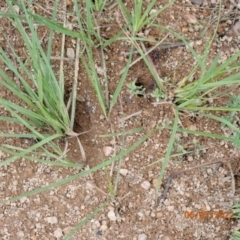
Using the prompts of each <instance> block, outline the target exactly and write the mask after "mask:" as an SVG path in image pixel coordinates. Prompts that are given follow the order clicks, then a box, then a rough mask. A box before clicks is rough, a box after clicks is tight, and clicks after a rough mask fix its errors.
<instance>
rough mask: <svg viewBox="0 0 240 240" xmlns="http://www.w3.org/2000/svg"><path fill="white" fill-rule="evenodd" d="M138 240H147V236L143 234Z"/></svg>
mask: <svg viewBox="0 0 240 240" xmlns="http://www.w3.org/2000/svg"><path fill="white" fill-rule="evenodd" d="M138 240H147V235H146V234H144V233H141V234H139V235H138Z"/></svg>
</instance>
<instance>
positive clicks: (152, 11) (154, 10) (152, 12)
mask: <svg viewBox="0 0 240 240" xmlns="http://www.w3.org/2000/svg"><path fill="white" fill-rule="evenodd" d="M155 12H157V9H154V8H152V9H151V10H150V12H149V15H152V14H154V13H155Z"/></svg>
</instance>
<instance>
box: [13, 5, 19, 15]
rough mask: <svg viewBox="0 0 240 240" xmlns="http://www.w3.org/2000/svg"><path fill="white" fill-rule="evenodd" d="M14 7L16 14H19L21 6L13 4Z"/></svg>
mask: <svg viewBox="0 0 240 240" xmlns="http://www.w3.org/2000/svg"><path fill="white" fill-rule="evenodd" d="M13 9H14V11H15V13H16V14H19V12H20V8H19V6H17V5H14V6H13Z"/></svg>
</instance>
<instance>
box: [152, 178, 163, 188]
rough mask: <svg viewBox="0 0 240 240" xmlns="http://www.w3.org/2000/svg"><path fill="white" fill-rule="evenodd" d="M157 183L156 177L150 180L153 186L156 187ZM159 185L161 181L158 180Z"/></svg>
mask: <svg viewBox="0 0 240 240" xmlns="http://www.w3.org/2000/svg"><path fill="white" fill-rule="evenodd" d="M157 183H158V178H154V179H153V180H152V185H153V187H154V188H157ZM159 186H161V182H160V185H159Z"/></svg>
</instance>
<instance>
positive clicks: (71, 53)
mask: <svg viewBox="0 0 240 240" xmlns="http://www.w3.org/2000/svg"><path fill="white" fill-rule="evenodd" d="M67 57H69V58H74V57H75V52H74V49H73V48H67Z"/></svg>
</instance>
